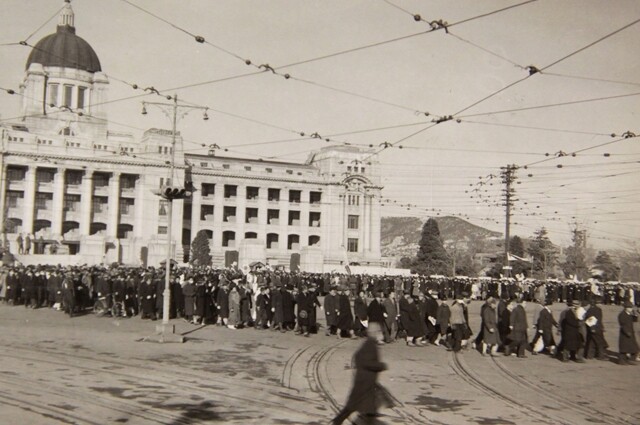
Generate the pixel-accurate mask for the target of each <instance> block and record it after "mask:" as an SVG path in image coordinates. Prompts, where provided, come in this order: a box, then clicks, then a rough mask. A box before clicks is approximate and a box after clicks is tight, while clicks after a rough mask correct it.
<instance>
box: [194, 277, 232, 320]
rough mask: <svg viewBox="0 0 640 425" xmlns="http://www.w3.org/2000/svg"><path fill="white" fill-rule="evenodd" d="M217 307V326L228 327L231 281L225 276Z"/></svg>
mask: <svg viewBox="0 0 640 425" xmlns="http://www.w3.org/2000/svg"><path fill="white" fill-rule="evenodd" d="M185 302H186V301H185ZM215 307H216V309H217V310H218V320H217V325H218V326H226V325H227V322H228V319H229V281H228V280H227V278H226V277H224V276H222V277H221V278H220V287H219V288H218V293H217V294H216V305H215Z"/></svg>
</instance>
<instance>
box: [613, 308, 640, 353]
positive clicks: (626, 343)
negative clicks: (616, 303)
mask: <svg viewBox="0 0 640 425" xmlns="http://www.w3.org/2000/svg"><path fill="white" fill-rule="evenodd" d="M637 321H638V316H634V315H631V314H627V313H626V312H624V311H622V312H621V313H620V314H619V315H618V324H620V338H619V340H618V341H619V342H618V344H619V351H620V353H624V354H635V353H637V352H638V341H636V333H635V331H634V329H633V323H634V322H637Z"/></svg>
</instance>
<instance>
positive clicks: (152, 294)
mask: <svg viewBox="0 0 640 425" xmlns="http://www.w3.org/2000/svg"><path fill="white" fill-rule="evenodd" d="M140 299H141V305H142V313H141V314H140V318H141V319H151V320H156V312H155V307H156V285H155V283H154V281H153V276H152V275H151V274H147V275H146V276H145V277H144V282H143V283H142V286H141V288H140Z"/></svg>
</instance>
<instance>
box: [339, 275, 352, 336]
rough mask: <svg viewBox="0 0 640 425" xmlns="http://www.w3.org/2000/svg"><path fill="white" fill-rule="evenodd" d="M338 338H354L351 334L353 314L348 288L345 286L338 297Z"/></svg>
mask: <svg viewBox="0 0 640 425" xmlns="http://www.w3.org/2000/svg"><path fill="white" fill-rule="evenodd" d="M337 327H338V332H337V334H338V338H342V337H343V335H345V336H349V337H351V338H356V336H355V335H354V334H353V313H352V312H351V301H349V288H347V287H346V286H344V287H342V288H341V290H340V295H338V323H337Z"/></svg>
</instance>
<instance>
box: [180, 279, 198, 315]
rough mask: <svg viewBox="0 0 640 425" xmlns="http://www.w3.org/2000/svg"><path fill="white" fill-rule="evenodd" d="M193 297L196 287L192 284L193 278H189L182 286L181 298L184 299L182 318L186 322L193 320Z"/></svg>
mask: <svg viewBox="0 0 640 425" xmlns="http://www.w3.org/2000/svg"><path fill="white" fill-rule="evenodd" d="M195 295H196V287H195V285H194V284H193V278H192V277H190V278H188V279H187V281H186V282H185V284H184V285H183V286H182V296H183V298H184V318H185V320H186V321H187V322H190V321H192V320H193V314H194V305H195V304H194V303H195Z"/></svg>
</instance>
